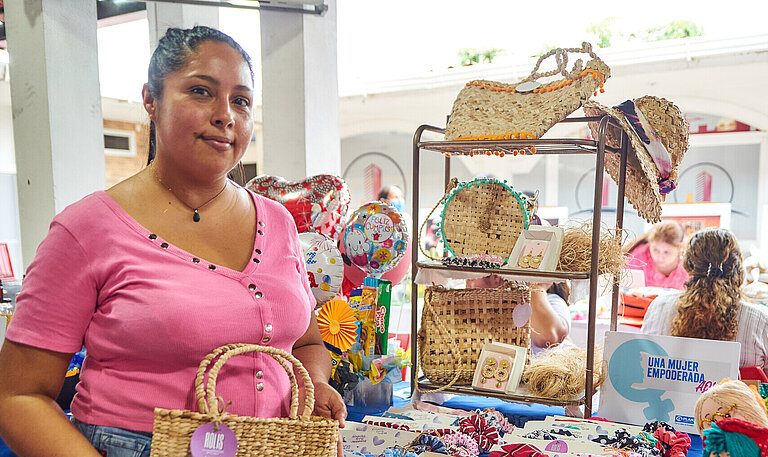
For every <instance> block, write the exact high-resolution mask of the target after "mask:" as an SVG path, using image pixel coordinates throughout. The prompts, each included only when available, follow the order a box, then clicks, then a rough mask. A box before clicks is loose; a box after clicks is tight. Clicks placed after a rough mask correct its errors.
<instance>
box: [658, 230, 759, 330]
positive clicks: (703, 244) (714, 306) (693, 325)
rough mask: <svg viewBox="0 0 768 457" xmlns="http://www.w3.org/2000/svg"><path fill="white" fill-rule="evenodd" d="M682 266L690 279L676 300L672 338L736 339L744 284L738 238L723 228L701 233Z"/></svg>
mask: <svg viewBox="0 0 768 457" xmlns="http://www.w3.org/2000/svg"><path fill="white" fill-rule="evenodd" d="M683 267H684V268H685V271H687V272H688V274H690V275H691V279H689V280H688V281H687V282H686V283H685V291H684V292H683V293H682V294H681V295H680V298H678V300H677V315H676V316H675V317H674V319H672V329H671V331H670V335H672V336H684V337H688V338H705V339H709V340H725V341H731V340H733V339H734V338H735V337H736V334H737V333H738V320H737V318H738V313H739V309H740V307H741V288H740V287H741V283H742V282H744V268H743V267H742V258H741V250H739V244H738V242H737V241H736V237H735V236H734V235H733V233H731V232H730V231H728V230H726V229H722V228H705V229H703V230H699V231H698V232H696V233H694V234H693V236H692V237H691V239H690V241H689V242H688V249H686V251H685V258H684V259H683Z"/></svg>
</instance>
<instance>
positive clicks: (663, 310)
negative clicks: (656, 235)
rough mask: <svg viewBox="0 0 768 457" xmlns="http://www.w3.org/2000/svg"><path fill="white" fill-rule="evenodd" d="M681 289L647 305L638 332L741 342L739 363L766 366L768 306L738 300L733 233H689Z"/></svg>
mask: <svg viewBox="0 0 768 457" xmlns="http://www.w3.org/2000/svg"><path fill="white" fill-rule="evenodd" d="M683 265H684V267H685V270H686V271H687V272H688V273H689V274H690V275H691V278H690V279H689V280H688V282H687V283H686V288H685V290H684V291H683V292H681V293H677V294H670V295H663V296H659V297H657V298H656V299H655V300H653V302H651V304H650V305H649V306H648V311H647V312H646V314H645V318H644V320H643V327H642V330H641V331H642V332H643V333H650V334H656V335H671V336H682V337H687V338H702V339H709V340H721V341H738V342H739V343H741V357H740V366H742V367H751V366H758V367H760V368H761V369H763V370H764V371H765V370H766V368H768V308H766V307H765V306H762V305H755V304H752V303H749V302H747V301H744V300H742V299H741V290H740V287H741V284H742V282H743V281H744V268H743V267H742V257H741V251H740V250H739V246H738V244H737V242H736V237H735V236H733V233H731V232H730V231H728V230H726V229H722V228H706V229H703V230H700V231H698V232H696V233H694V234H693V236H692V237H691V239H690V241H689V243H688V248H687V249H686V251H685V258H684V260H683Z"/></svg>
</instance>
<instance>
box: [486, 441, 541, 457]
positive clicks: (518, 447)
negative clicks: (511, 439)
mask: <svg viewBox="0 0 768 457" xmlns="http://www.w3.org/2000/svg"><path fill="white" fill-rule="evenodd" d="M488 457H547V454H544V453H542V452H541V451H539V450H538V449H536V448H535V447H534V446H531V445H530V444H504V445H502V446H501V451H493V452H491V454H490V455H489V456H488Z"/></svg>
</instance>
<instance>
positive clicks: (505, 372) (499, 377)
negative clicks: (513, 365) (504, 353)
mask: <svg viewBox="0 0 768 457" xmlns="http://www.w3.org/2000/svg"><path fill="white" fill-rule="evenodd" d="M494 377H495V378H496V387H501V383H502V382H506V381H507V379H509V360H507V359H501V361H499V369H498V370H496V375H495V376H494Z"/></svg>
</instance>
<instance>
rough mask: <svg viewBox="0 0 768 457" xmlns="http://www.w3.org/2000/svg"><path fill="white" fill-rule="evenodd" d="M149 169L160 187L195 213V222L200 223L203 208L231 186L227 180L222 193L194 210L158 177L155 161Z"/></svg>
mask: <svg viewBox="0 0 768 457" xmlns="http://www.w3.org/2000/svg"><path fill="white" fill-rule="evenodd" d="M149 167H150V168H151V169H152V170H151V171H152V176H154V178H155V180H156V181H157V182H158V183H160V185H161V186H163V187H165V188H166V189H168V192H170V193H171V194H172V195H173V196H174V197H176V200H178V201H180V202H181V203H182V204H183V205H184V206H186V207H187V208H189V209H191V210H192V211H193V213H192V220H193V221H195V222H200V209H202V208H203V207H204V206H205V205H207V204H208V203H210V202H212V201H214V200H215V199H216V197H218V196H219V195H221V194H222V192H224V189H226V188H227V185H228V184H229V179H227V180H226V181H224V187H222V188H221V190H220V191H219V192H218V193H217V194H216V195H214V196H213V197H211V198H210V199H208V201H206V202H205V203H203V204H202V205H200V206H198V207H197V208H193V207H192V206H190V205H188V204H187V203H186V202H185V201H184V200H182V199H181V198H179V196H178V195H176V192H174V191H173V189H171V188H170V187H168V186H167V185H166V184H165V183H164V182H163V180H162V179H160V176H158V175H157V171H156V170H155V161H154V160H153V161H152V163H151V164H150V166H149Z"/></svg>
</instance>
